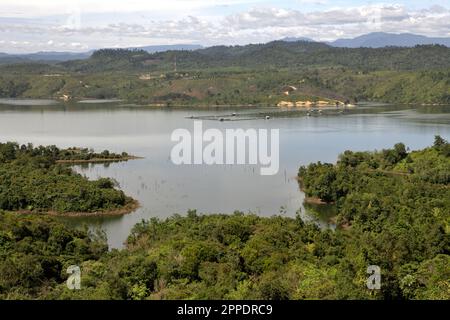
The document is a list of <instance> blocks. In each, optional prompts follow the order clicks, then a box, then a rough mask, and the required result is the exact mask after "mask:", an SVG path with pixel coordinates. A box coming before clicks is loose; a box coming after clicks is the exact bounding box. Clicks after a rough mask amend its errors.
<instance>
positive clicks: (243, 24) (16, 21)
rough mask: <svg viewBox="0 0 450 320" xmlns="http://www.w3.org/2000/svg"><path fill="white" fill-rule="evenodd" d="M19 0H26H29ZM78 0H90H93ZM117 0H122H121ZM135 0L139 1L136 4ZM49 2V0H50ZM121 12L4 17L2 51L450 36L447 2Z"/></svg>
mask: <svg viewBox="0 0 450 320" xmlns="http://www.w3.org/2000/svg"><path fill="white" fill-rule="evenodd" d="M17 1H18V3H19V4H20V3H25V2H29V1H25V0H17ZM79 1H80V2H86V3H87V0H79ZM112 1H113V2H112V3H117V1H116V0H112ZM5 2H10V1H9V0H6V1H5ZM51 2H52V3H53V1H51ZM62 2H63V3H64V2H67V1H66V0H63V1H62ZM105 2H106V1H105ZM135 2H136V1H132V2H131V3H130V6H132V5H133V3H135ZM150 2H153V1H150ZM165 2H166V4H164V5H158V8H162V7H163V6H165V5H167V3H170V4H172V5H173V4H174V3H177V4H178V3H179V4H180V5H181V6H182V5H183V3H187V0H166V1H165ZM206 2H208V3H210V4H211V1H206V0H205V1H203V0H202V1H200V0H199V1H197V2H196V3H197V4H198V5H199V6H200V5H206ZM230 2H234V3H236V2H245V3H247V2H248V1H246V0H242V1H241V0H236V1H232V0H230V1H226V0H218V1H215V2H214V3H222V4H225V3H230ZM308 2H309V1H308ZM11 3H12V2H11ZM44 3H47V4H49V3H50V1H49V0H44ZM127 3H128V2H127ZM158 3H161V1H158ZM0 7H1V6H0ZM92 10H100V9H99V8H94V9H92ZM121 17H124V14H121V15H112V16H110V15H106V16H99V15H93V16H89V15H88V16H86V15H84V14H82V15H81V17H80V19H77V17H76V16H75V17H73V16H72V19H71V20H70V19H69V20H68V19H67V16H66V15H63V16H55V17H53V18H52V19H31V18H1V17H0V37H1V38H2V39H5V40H9V41H15V42H16V43H14V45H13V46H10V44H8V43H6V42H5V43H3V44H2V43H0V51H5V50H7V49H9V50H16V51H21V50H22V51H29V50H32V51H38V50H46V49H55V48H60V49H62V50H75V51H81V50H87V49H93V48H98V47H113V46H120V47H130V46H135V45H136V44H142V45H150V44H173V43H180V42H182V43H199V44H203V45H215V44H245V43H250V42H252V43H257V42H266V41H270V40H274V39H280V38H283V37H286V36H296V37H300V36H303V37H310V38H313V39H316V40H334V39H336V38H340V37H354V36H357V35H360V34H363V33H368V32H373V31H385V32H396V33H399V32H411V33H419V34H424V35H429V36H450V10H449V9H446V8H444V7H441V6H430V7H429V8H426V9H415V10H412V9H409V8H407V7H406V6H402V5H390V4H382V5H380V4H375V5H366V6H357V7H346V8H332V9H324V10H316V11H313V12H302V11H300V10H293V9H283V8H270V7H254V8H253V9H248V10H245V11H243V12H238V13H234V14H228V15H226V16H223V17H221V18H217V17H216V18H214V19H213V18H210V17H208V16H201V15H198V14H190V13H189V12H186V13H185V14H183V15H182V16H181V17H179V18H176V17H175V18H170V19H169V18H168V19H162V18H160V17H159V16H158V17H159V19H153V18H152V17H154V16H152V15H146V14H144V13H138V14H134V13H130V14H129V15H126V19H125V18H121ZM100 18H101V19H100ZM130 21H133V22H132V23H130ZM24 42H27V43H26V44H25V43H24ZM50 42H51V43H50ZM33 45H34V46H35V47H33Z"/></svg>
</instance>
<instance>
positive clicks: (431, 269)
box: [0, 137, 450, 299]
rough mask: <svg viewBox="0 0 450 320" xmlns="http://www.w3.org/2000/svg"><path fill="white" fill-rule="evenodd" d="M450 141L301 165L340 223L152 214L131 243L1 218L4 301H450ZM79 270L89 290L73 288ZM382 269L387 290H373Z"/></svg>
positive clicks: (303, 176) (43, 220) (306, 184)
mask: <svg viewBox="0 0 450 320" xmlns="http://www.w3.org/2000/svg"><path fill="white" fill-rule="evenodd" d="M449 174H450V144H449V143H448V142H447V141H445V140H444V139H443V138H441V137H436V139H435V143H434V145H433V146H431V147H429V148H426V149H424V150H419V151H411V152H410V151H408V149H407V148H406V147H405V146H404V145H403V144H401V143H399V144H397V145H395V146H394V148H392V149H387V150H382V151H377V152H352V151H346V152H344V153H343V154H342V155H341V156H340V157H339V160H338V162H337V164H335V165H333V164H322V163H316V164H310V165H309V166H306V167H302V168H300V170H299V178H300V181H301V184H302V188H303V189H304V190H305V192H306V194H307V195H308V196H310V197H317V198H320V199H321V200H323V201H324V202H328V203H330V205H334V206H336V208H337V217H335V219H336V223H337V228H336V230H331V229H324V230H321V229H319V228H318V227H317V226H316V225H315V224H314V223H305V222H304V221H303V220H302V219H301V218H300V215H298V217H297V218H286V217H282V216H273V217H271V218H264V217H258V216H256V215H253V214H243V213H239V212H236V213H235V214H233V215H221V214H212V215H200V214H197V213H196V212H195V211H190V212H188V214H187V215H186V216H184V217H182V216H179V215H174V216H173V217H171V218H168V219H165V220H160V219H156V218H154V219H151V220H150V221H142V222H141V223H139V224H137V225H136V226H135V227H134V229H133V230H132V232H131V234H130V236H129V237H128V240H127V242H126V247H125V248H124V249H122V250H112V251H108V250H107V247H106V245H105V239H104V237H102V236H101V234H89V233H88V232H87V231H86V230H84V231H77V230H73V229H70V228H69V227H67V226H65V225H63V224H61V222H58V221H57V220H55V218H52V217H45V216H37V215H26V216H20V215H17V214H14V213H0V298H9V299H12V298H24V299H35V298H37V299H450V283H449V279H450V270H449V268H448V266H449V263H450V258H449V232H450V225H449V223H450V189H449V182H450V176H449ZM73 264H75V265H78V266H80V268H81V290H69V289H68V288H67V286H66V284H65V279H67V276H68V275H67V273H66V268H67V267H68V266H69V265H73ZM369 265H377V266H379V267H380V268H381V290H369V289H368V288H367V287H366V279H367V277H368V274H367V267H368V266H369Z"/></svg>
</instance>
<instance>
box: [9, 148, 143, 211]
mask: <svg viewBox="0 0 450 320" xmlns="http://www.w3.org/2000/svg"><path fill="white" fill-rule="evenodd" d="M123 157H128V155H127V154H126V153H124V154H121V155H118V154H114V153H110V152H109V151H107V150H105V151H103V152H102V153H99V154H98V153H95V152H93V151H91V150H87V149H78V148H70V149H58V148H57V147H55V146H49V147H43V146H39V147H34V146H33V145H31V144H28V145H19V144H17V143H12V142H8V143H0V210H1V209H3V210H8V211H21V212H34V213H40V212H43V213H48V212H51V213H55V214H67V213H80V214H87V213H98V212H105V213H106V212H112V210H120V209H125V208H127V207H132V206H133V203H134V201H133V199H131V198H129V197H127V196H126V195H125V194H124V193H123V192H122V191H120V190H117V189H115V186H116V183H115V182H114V181H112V180H111V179H107V178H101V179H99V180H96V181H90V180H88V179H87V178H86V177H84V176H82V175H80V174H78V173H76V172H75V171H74V170H73V169H72V168H70V167H68V166H67V165H64V164H60V163H59V162H61V161H63V162H65V161H69V162H71V161H74V162H76V161H80V160H83V161H89V160H99V159H105V160H106V159H117V160H120V159H122V158H123Z"/></svg>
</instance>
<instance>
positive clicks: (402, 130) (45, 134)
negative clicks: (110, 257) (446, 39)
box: [0, 99, 450, 248]
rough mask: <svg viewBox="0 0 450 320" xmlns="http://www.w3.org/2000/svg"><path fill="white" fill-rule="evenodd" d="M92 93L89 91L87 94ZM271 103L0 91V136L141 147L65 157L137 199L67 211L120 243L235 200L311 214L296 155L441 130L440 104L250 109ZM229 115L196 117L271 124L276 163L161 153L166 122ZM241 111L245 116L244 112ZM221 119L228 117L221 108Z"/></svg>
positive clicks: (446, 128)
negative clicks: (85, 213) (96, 213)
mask: <svg viewBox="0 0 450 320" xmlns="http://www.w3.org/2000/svg"><path fill="white" fill-rule="evenodd" d="M94 102H95V101H94ZM275 111H277V110H276V109H258V110H251V109H236V110H234V109H154V108H145V107H139V106H132V105H124V104H122V102H120V101H108V102H106V103H102V104H100V103H98V104H96V103H93V102H92V101H90V103H89V104H75V103H73V104H70V105H67V104H60V103H53V102H50V101H48V100H45V101H39V100H27V101H20V100H13V101H12V100H1V99H0V141H2V142H5V141H17V142H19V143H27V142H32V143H34V144H36V145H38V144H42V145H51V144H55V145H57V146H58V147H61V148H64V147H72V146H80V147H88V148H93V149H95V150H96V151H102V150H104V149H108V150H110V151H113V152H122V151H126V152H128V153H129V154H133V155H136V156H140V157H143V159H138V160H132V161H128V162H121V163H111V164H108V165H103V164H95V165H86V166H75V169H76V170H77V171H78V172H80V173H82V174H84V175H86V176H87V177H89V178H92V179H94V178H98V177H111V178H114V179H115V180H116V181H117V182H118V183H119V185H120V188H121V189H123V190H124V191H125V192H126V194H128V195H130V196H132V197H133V198H136V199H138V200H139V202H140V204H141V208H139V209H138V210H137V211H135V212H134V213H131V214H128V215H125V216H122V217H89V218H86V217H84V218H71V219H70V222H69V223H71V224H75V225H81V224H85V223H86V224H88V225H89V226H90V227H99V228H102V229H103V230H104V231H105V233H106V235H107V237H108V243H109V245H110V247H112V248H120V247H121V246H122V245H123V242H124V241H125V240H126V237H127V236H128V234H129V233H130V230H131V228H132V227H133V226H134V225H135V224H136V223H137V222H139V221H141V220H142V219H149V218H151V217H159V218H165V217H169V216H171V215H172V214H174V213H179V214H186V212H187V210H189V209H197V211H198V212H200V213H227V214H228V213H232V212H234V211H235V210H240V211H243V212H253V213H256V214H258V215H261V216H271V215H274V214H282V215H285V216H289V217H294V216H295V214H296V212H301V215H302V217H303V218H304V219H307V220H315V221H316V222H317V223H319V224H320V225H321V227H333V226H332V225H330V224H329V223H328V222H327V220H326V219H321V218H320V217H319V218H317V217H315V216H312V215H311V214H310V213H309V212H308V210H305V208H304V207H303V200H304V194H303V193H302V192H301V191H300V190H299V187H298V183H297V181H296V179H295V177H296V175H297V170H298V168H299V166H300V165H305V164H308V163H310V162H315V161H322V162H335V161H336V159H337V157H338V155H339V154H340V153H342V152H343V151H345V150H348V149H351V150H374V149H378V150H379V149H382V148H388V147H392V146H393V145H394V144H395V143H397V142H403V143H405V144H406V145H407V147H409V148H411V149H419V148H423V147H426V146H429V145H431V144H432V143H433V139H434V135H436V134H439V135H441V136H443V137H444V138H446V139H449V138H450V107H445V106H432V107H431V106H430V107H425V106H396V105H391V106H370V105H367V106H361V107H357V108H354V109H349V110H347V111H346V112H343V113H339V112H337V110H332V109H330V110H324V112H323V113H322V114H319V113H315V114H313V115H311V116H306V113H305V112H300V113H298V114H290V116H285V115H283V116H281V117H279V116H276V115H275V116H271V118H270V119H268V120H267V119H265V118H264V117H256V118H255V117H254V115H255V113H261V114H264V113H267V114H271V115H272V113H273V112H275ZM232 112H236V113H238V115H237V116H236V120H240V119H243V120H241V121H223V122H220V121H212V120H204V121H203V126H204V129H207V128H217V129H219V130H221V131H224V130H225V129H227V128H235V129H236V128H242V129H244V130H245V129H249V128H255V129H264V128H265V129H279V132H280V169H279V172H278V174H276V175H272V176H262V175H260V172H259V166H257V165H212V166H209V165H180V166H177V165H175V164H173V163H172V161H171V160H170V151H171V149H172V147H173V145H174V144H175V143H174V142H172V141H171V140H170V136H171V134H172V132H173V130H175V129H179V128H185V129H188V130H192V129H193V122H194V120H193V119H191V117H192V116H194V117H198V116H199V117H203V116H207V117H208V118H211V116H219V117H222V116H224V117H228V116H229V115H230V114H231V113H232ZM246 114H249V115H250V116H246ZM227 119H228V118H227Z"/></svg>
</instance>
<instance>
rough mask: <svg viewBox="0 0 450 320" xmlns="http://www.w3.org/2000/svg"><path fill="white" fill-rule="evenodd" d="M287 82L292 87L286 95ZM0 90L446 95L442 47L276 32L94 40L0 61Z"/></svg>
mask: <svg viewBox="0 0 450 320" xmlns="http://www.w3.org/2000/svg"><path fill="white" fill-rule="evenodd" d="M286 87H289V88H296V90H295V92H291V93H289V94H288V95H286V94H285V93H286V92H285V90H283V88H286ZM0 98H50V99H62V98H67V99H68V100H77V99H84V98H88V99H89V98H93V99H105V98H106V99H112V98H117V99H122V100H126V101H130V102H135V103H139V104H156V105H161V106H175V105H182V106H187V105H196V106H198V105H202V106H205V105H206V106H217V105H239V106H241V105H255V106H275V105H279V104H280V105H281V104H282V103H290V104H293V105H295V103H296V102H298V101H306V100H308V101H323V100H325V101H329V102H330V103H331V104H334V103H335V102H337V101H340V102H343V101H352V102H357V101H361V100H364V101H376V102H388V103H408V104H410V103H415V104H450V48H447V47H444V46H439V45H427V46H416V47H414V48H399V47H385V48H378V49H371V48H356V49H350V48H334V47H331V46H328V45H326V44H323V43H314V42H306V41H298V42H285V41H275V42H270V43H267V44H256V45H246V46H231V47H225V46H216V47H211V48H206V49H200V50H195V51H187V50H185V51H182V50H181V51H166V52H160V53H153V54H150V53H148V52H146V51H144V50H137V49H135V50H127V49H102V50H98V51H96V52H94V53H93V54H92V56H91V57H90V58H89V59H84V60H73V61H67V62H61V63H56V64H55V63H53V64H50V63H49V64H44V63H30V62H28V63H21V64H9V65H0Z"/></svg>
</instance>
